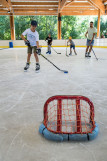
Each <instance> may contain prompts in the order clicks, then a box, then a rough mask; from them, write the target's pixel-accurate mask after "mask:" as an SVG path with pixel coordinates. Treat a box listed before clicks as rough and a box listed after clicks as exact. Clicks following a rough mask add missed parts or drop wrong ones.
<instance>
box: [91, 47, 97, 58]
mask: <svg viewBox="0 0 107 161" xmlns="http://www.w3.org/2000/svg"><path fill="white" fill-rule="evenodd" d="M92 51H93V53H94V56H95V58H96V59H97V60H98V58H97V57H96V54H95V52H94V50H93V48H92Z"/></svg>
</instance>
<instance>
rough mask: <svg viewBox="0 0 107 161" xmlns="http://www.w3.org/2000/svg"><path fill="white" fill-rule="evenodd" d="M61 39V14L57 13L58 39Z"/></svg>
mask: <svg viewBox="0 0 107 161" xmlns="http://www.w3.org/2000/svg"><path fill="white" fill-rule="evenodd" d="M60 39H61V16H60V13H59V14H58V40H60Z"/></svg>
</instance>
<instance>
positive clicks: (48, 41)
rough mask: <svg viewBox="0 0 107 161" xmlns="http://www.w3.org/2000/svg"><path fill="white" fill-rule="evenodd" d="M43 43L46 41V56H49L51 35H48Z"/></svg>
mask: <svg viewBox="0 0 107 161" xmlns="http://www.w3.org/2000/svg"><path fill="white" fill-rule="evenodd" d="M45 41H47V45H48V48H47V52H46V54H48V53H49V54H51V45H52V37H51V34H49V35H48V37H47V38H46V39H45Z"/></svg>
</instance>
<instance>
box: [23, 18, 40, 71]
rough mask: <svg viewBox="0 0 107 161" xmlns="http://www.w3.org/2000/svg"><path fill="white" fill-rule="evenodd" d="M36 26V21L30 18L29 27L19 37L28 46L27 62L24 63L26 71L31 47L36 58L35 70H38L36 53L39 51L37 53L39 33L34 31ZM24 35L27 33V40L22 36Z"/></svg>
mask: <svg viewBox="0 0 107 161" xmlns="http://www.w3.org/2000/svg"><path fill="white" fill-rule="evenodd" d="M36 27H37V22H36V21H34V20H32V21H31V27H30V28H28V29H26V30H25V31H24V32H23V33H22V35H21V38H22V39H23V40H24V41H25V44H26V45H27V46H28V56H27V63H26V66H25V67H24V70H25V71H27V69H28V68H29V66H30V57H31V54H32V49H33V52H34V57H35V60H36V68H35V71H36V72H38V71H39V70H40V64H39V58H38V55H37V54H39V55H40V53H38V51H39V50H40V49H39V34H38V32H37V31H36ZM25 35H27V40H26V39H25V37H24V36H25Z"/></svg>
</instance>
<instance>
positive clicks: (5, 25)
mask: <svg viewBox="0 0 107 161" xmlns="http://www.w3.org/2000/svg"><path fill="white" fill-rule="evenodd" d="M10 39H11V34H10V20H9V16H0V40H10Z"/></svg>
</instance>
